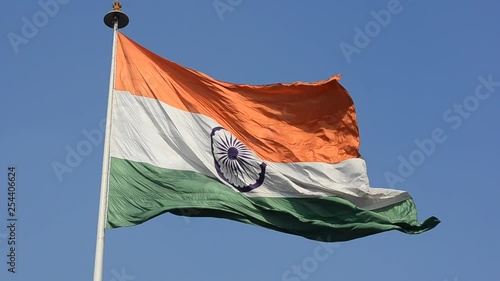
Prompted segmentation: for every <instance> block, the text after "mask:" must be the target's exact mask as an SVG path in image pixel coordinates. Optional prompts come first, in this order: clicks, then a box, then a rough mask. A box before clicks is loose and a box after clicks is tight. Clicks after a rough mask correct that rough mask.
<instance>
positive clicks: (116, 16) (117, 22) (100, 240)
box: [94, 1, 129, 281]
mask: <svg viewBox="0 0 500 281" xmlns="http://www.w3.org/2000/svg"><path fill="white" fill-rule="evenodd" d="M121 7H122V5H121V4H120V2H119V1H115V3H114V4H113V11H111V12H109V13H107V14H106V15H105V16H104V23H105V24H106V26H108V27H110V28H112V29H113V51H112V55H111V72H110V77H109V93H108V108H107V112H106V133H105V135H104V152H103V159H102V176H101V194H100V199H99V215H98V219H97V238H96V250H95V261H94V281H102V272H103V264H104V235H105V229H106V213H107V209H108V187H109V185H108V183H109V169H110V165H109V158H110V150H109V143H110V134H111V119H112V113H113V90H114V87H115V73H116V43H117V38H118V29H120V28H123V27H125V26H127V25H128V22H129V18H128V16H127V15H126V14H125V13H123V12H122V11H121Z"/></svg>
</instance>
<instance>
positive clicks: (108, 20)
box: [104, 0, 129, 29]
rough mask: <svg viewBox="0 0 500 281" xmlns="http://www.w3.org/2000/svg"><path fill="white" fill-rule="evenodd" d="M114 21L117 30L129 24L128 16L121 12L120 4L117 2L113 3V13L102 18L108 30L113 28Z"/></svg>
mask: <svg viewBox="0 0 500 281" xmlns="http://www.w3.org/2000/svg"><path fill="white" fill-rule="evenodd" d="M115 21H117V22H118V29H120V28H124V27H125V26H127V25H128V22H129V19H128V16H127V14H125V13H124V12H122V4H121V3H120V1H118V0H116V1H115V3H113V11H110V12H108V13H107V14H106V15H105V16H104V24H106V26H108V27H109V28H114V26H115Z"/></svg>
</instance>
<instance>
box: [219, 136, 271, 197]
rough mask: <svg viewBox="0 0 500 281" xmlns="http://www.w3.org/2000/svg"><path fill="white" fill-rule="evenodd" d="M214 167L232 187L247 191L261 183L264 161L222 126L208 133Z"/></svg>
mask: <svg viewBox="0 0 500 281" xmlns="http://www.w3.org/2000/svg"><path fill="white" fill-rule="evenodd" d="M210 138H211V139H212V155H213V157H214V162H215V169H216V170H217V173H218V174H219V176H220V177H221V178H222V179H223V180H224V181H226V182H227V183H228V184H230V185H231V186H232V187H234V188H236V189H238V190H239V191H241V192H247V191H250V190H252V189H255V188H257V187H259V186H261V185H262V183H263V182H264V177H265V173H266V163H264V162H262V161H261V160H260V159H259V158H258V157H257V156H256V155H255V154H254V153H253V152H252V151H251V150H250V149H248V148H247V147H246V146H245V145H244V144H243V143H241V142H240V141H239V140H238V139H237V138H236V137H235V136H233V135H232V134H231V133H230V132H228V131H227V130H226V129H224V128H222V127H215V128H213V130H212V133H211V134H210Z"/></svg>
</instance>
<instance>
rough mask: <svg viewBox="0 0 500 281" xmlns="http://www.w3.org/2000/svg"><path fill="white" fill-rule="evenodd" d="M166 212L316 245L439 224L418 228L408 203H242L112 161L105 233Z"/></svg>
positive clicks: (222, 188) (192, 179) (193, 178)
mask: <svg viewBox="0 0 500 281" xmlns="http://www.w3.org/2000/svg"><path fill="white" fill-rule="evenodd" d="M165 212H170V213H173V214H176V215H184V216H196V217H217V218H226V219H230V220H235V221H240V222H244V223H248V224H252V225H258V226H262V227H265V228H269V229H274V230H277V231H281V232H286V233H290V234H295V235H299V236H303V237H306V238H309V239H313V240H319V241H329V242H334V241H346V240H351V239H354V238H359V237H363V236H367V235H371V234H375V233H380V232H384V231H388V230H399V231H402V232H405V233H409V234H418V233H422V232H424V231H427V230H430V229H432V228H434V227H435V226H436V225H437V224H438V223H439V222H440V221H439V220H438V219H437V218H435V217H431V218H429V219H427V220H426V221H424V222H423V223H419V222H418V221H417V210H416V208H415V204H414V203H413V200H411V199H409V200H406V201H403V202H400V203H398V204H396V205H393V206H390V207H386V208H384V209H380V210H376V211H367V210H362V209H359V208H357V207H356V206H354V205H353V204H352V203H350V202H349V201H347V200H344V199H341V198H338V197H319V198H262V197H257V198H255V197H247V196H244V195H242V194H241V193H239V192H236V191H233V190H232V189H231V188H229V187H228V186H226V185H224V184H222V183H221V182H220V181H218V180H217V179H215V178H210V177H207V176H205V175H202V174H199V173H196V172H191V171H178V170H167V169H162V168H158V167H155V166H152V165H149V164H144V163H138V162H133V161H127V160H122V159H118V158H112V159H111V176H110V186H109V203H108V216H107V218H108V224H107V227H108V228H117V227H123V226H133V225H137V224H140V223H143V222H145V221H147V220H149V219H152V218H154V217H156V216H158V215H160V214H163V213H165Z"/></svg>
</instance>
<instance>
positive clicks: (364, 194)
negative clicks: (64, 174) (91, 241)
mask: <svg viewBox="0 0 500 281" xmlns="http://www.w3.org/2000/svg"><path fill="white" fill-rule="evenodd" d="M339 78H340V77H339V76H334V77H332V78H330V79H328V80H325V81H319V82H315V83H302V82H297V83H292V84H273V85H264V86H254V85H242V84H231V83H227V82H221V81H218V80H215V79H213V78H211V77H209V76H207V75H205V74H203V73H200V72H198V71H195V70H192V69H188V68H185V67H182V66H180V65H178V64H175V63H173V62H171V61H168V60H166V59H163V58H161V57H159V56H158V55H155V54H154V53H152V52H150V51H149V50H147V49H146V48H144V47H142V46H140V45H139V44H137V43H135V42H134V41H132V40H131V39H129V38H127V37H126V36H125V35H123V34H121V33H119V34H118V43H117V58H116V78H115V86H114V92H113V95H114V97H113V101H112V113H111V120H112V123H111V124H112V125H111V135H110V140H111V141H110V157H111V158H110V159H111V160H110V177H109V195H108V196H109V197H108V200H109V201H108V210H107V227H108V228H117V227H124V226H133V225H137V224H140V223H143V222H145V221H147V220H149V219H152V218H154V217H156V216H158V215H161V214H163V213H166V212H169V213H173V214H176V215H184V216H199V217H218V218H225V219H230V220H235V221H240V222H244V223H248V224H252V225H258V226H261V227H265V228H269V229H273V230H277V231H281V232H285V233H290V234H294V235H299V236H302V237H306V238H309V239H314V240H320V241H330V242H332V241H346V240H351V239H355V238H359V237H364V236H367V235H372V234H375V233H380V232H384V231H388V230H399V231H402V232H405V233H410V234H417V233H421V232H424V231H427V230H429V229H432V228H433V227H435V226H436V225H437V224H438V223H439V220H438V219H437V218H435V217H431V218H429V219H427V220H426V221H424V222H422V223H420V222H418V220H417V210H416V207H415V204H414V202H413V200H412V198H411V197H410V195H409V194H408V193H407V192H404V191H399V190H392V189H382V188H372V187H370V185H369V181H368V176H367V170H366V163H365V161H364V160H363V159H362V158H360V154H359V132H358V126H357V121H356V113H355V109H354V104H353V101H352V99H351V97H350V96H349V94H348V92H347V91H346V90H345V89H344V88H343V87H342V86H341V85H340V84H339Z"/></svg>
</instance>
